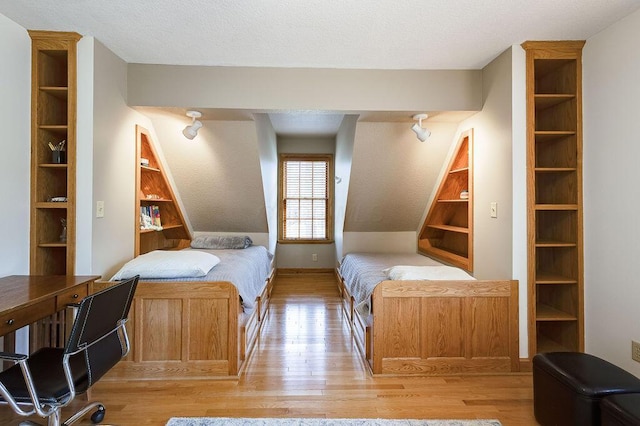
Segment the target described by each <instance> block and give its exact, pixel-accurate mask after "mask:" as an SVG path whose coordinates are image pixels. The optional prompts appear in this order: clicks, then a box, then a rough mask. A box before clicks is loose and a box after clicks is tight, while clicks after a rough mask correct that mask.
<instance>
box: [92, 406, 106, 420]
mask: <svg viewBox="0 0 640 426" xmlns="http://www.w3.org/2000/svg"><path fill="white" fill-rule="evenodd" d="M105 414H106V410H105V408H104V406H103V405H99V406H98V410H97V411H96V412H95V413H93V414H92V415H91V423H93V424H97V423H100V422H101V421H103V420H104V415H105Z"/></svg>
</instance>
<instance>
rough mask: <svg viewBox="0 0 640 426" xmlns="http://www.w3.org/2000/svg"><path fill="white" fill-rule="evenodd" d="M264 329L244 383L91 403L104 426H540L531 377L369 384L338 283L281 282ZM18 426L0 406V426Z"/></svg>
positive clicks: (146, 384) (327, 278)
mask: <svg viewBox="0 0 640 426" xmlns="http://www.w3.org/2000/svg"><path fill="white" fill-rule="evenodd" d="M263 327H264V329H263V331H262V336H261V338H260V340H259V342H258V343H257V345H256V348H255V350H254V352H253V354H252V355H251V356H250V358H249V360H248V362H247V366H246V368H245V370H244V372H243V375H242V376H241V377H240V379H238V380H211V381H207V380H180V381H173V382H164V381H107V380H103V381H101V382H99V383H97V384H96V385H95V386H94V387H93V390H92V399H94V400H100V401H102V402H103V403H104V404H105V405H106V406H107V416H106V418H105V424H113V425H122V426H125V425H164V424H165V423H166V422H167V420H168V419H169V418H170V417H175V416H212V417H326V418H343V417H347V418H358V417H363V418H419V419H476V418H495V419H498V420H500V421H501V422H502V424H503V425H505V426H512V425H513V426H527V425H536V422H535V420H534V418H533V399H532V398H533V390H532V379H531V374H526V373H522V374H509V375H496V376H446V377H422V378H420V377H400V378H396V377H376V378H373V377H372V376H371V375H369V373H368V372H367V370H366V369H365V368H364V366H363V363H362V361H361V360H360V358H359V356H358V352H357V349H356V347H355V346H354V343H353V340H352V339H351V336H350V333H349V330H348V328H347V327H345V322H344V318H343V313H342V308H341V306H340V299H339V297H338V292H337V285H336V281H335V277H334V276H333V274H293V275H288V276H282V275H280V276H278V277H277V279H276V281H275V287H274V291H273V301H272V304H271V307H270V313H269V317H268V319H267V321H266V322H265V324H264V326H263ZM79 406H81V404H79V403H78V402H74V403H73V405H72V408H74V407H79ZM71 411H72V410H71V409H68V410H65V414H68V413H69V412H71ZM20 420H22V419H20V418H18V417H16V416H15V415H13V414H12V413H11V410H10V409H9V408H8V407H6V406H0V424H2V425H14V424H15V425H17V424H18V423H19V421H20ZM34 420H36V421H37V420H38V419H37V418H36V419H34ZM82 424H90V423H89V422H88V419H85V421H84V423H82Z"/></svg>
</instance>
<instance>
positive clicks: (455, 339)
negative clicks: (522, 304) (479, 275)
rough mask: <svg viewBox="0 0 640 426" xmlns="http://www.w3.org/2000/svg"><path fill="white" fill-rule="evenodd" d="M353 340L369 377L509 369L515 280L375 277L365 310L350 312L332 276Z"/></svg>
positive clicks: (513, 355) (514, 364) (515, 353)
mask: <svg viewBox="0 0 640 426" xmlns="http://www.w3.org/2000/svg"><path fill="white" fill-rule="evenodd" d="M338 278H339V279H338V287H339V291H340V294H341V296H342V301H343V307H344V311H345V315H346V318H347V319H348V321H349V324H350V326H351V328H352V331H353V333H352V334H353V337H354V341H355V343H356V346H357V347H358V349H359V351H360V352H361V355H362V356H363V358H364V360H365V364H366V365H367V366H368V367H369V369H370V370H371V373H372V374H374V375H421V376H429V375H446V374H490V373H508V372H516V371H519V369H520V360H519V347H518V282H517V281H514V280H501V281H383V282H381V283H380V284H378V285H377V286H376V288H375V289H374V292H373V296H372V315H370V316H367V317H364V316H363V315H361V314H360V313H359V312H358V311H356V310H355V309H354V299H353V297H352V296H351V295H350V294H349V291H348V289H347V287H346V286H345V284H344V281H343V279H342V277H341V276H340V274H339V273H338Z"/></svg>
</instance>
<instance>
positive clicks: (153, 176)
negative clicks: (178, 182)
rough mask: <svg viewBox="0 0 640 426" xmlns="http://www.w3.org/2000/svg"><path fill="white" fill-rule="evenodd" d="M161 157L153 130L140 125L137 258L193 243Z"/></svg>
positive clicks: (137, 154)
mask: <svg viewBox="0 0 640 426" xmlns="http://www.w3.org/2000/svg"><path fill="white" fill-rule="evenodd" d="M158 158H159V157H158V155H157V151H156V148H155V145H154V143H153V140H152V138H151V134H150V133H149V131H148V130H147V129H145V128H144V127H142V126H136V193H137V197H136V216H135V221H136V223H135V227H136V235H135V256H138V255H140V254H144V253H148V252H150V251H152V250H157V249H167V250H169V249H175V248H179V247H184V246H186V245H188V243H189V242H190V241H191V234H190V232H189V229H188V227H187V225H186V221H185V219H184V215H183V214H182V211H181V209H180V206H179V204H178V203H177V201H176V197H175V193H174V191H173V189H172V188H171V185H170V183H169V180H168V179H167V175H166V173H165V170H164V168H163V166H162V163H161V162H160V161H159V159H158ZM147 217H148V219H147Z"/></svg>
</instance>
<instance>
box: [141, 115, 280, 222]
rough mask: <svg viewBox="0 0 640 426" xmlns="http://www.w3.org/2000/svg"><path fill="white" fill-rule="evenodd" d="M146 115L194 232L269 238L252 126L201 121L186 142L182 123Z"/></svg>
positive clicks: (177, 119)
mask: <svg viewBox="0 0 640 426" xmlns="http://www.w3.org/2000/svg"><path fill="white" fill-rule="evenodd" d="M146 113H147V114H148V115H149V116H150V117H151V119H152V122H153V126H154V129H155V131H156V133H157V135H158V139H159V140H158V143H159V144H160V148H161V149H162V152H163V154H164V157H165V161H166V163H167V165H168V166H169V170H170V173H171V175H172V176H173V180H174V182H175V184H176V186H177V192H178V194H179V196H180V198H181V200H182V203H183V205H184V208H185V210H186V213H187V215H188V217H189V221H190V222H191V225H192V227H193V230H194V231H202V232H214V231H218V232H268V229H267V217H266V211H265V204H264V192H263V189H262V175H261V173H260V158H259V153H258V144H257V141H256V138H257V136H256V128H255V124H254V122H253V121H213V120H210V121H203V123H204V126H203V127H202V128H201V129H200V130H199V132H198V137H196V138H195V139H194V140H191V141H190V140H187V139H186V138H184V137H182V134H181V130H182V128H183V127H184V119H182V118H177V117H175V116H174V115H171V114H167V113H165V112H162V111H159V112H150V111H146Z"/></svg>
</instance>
